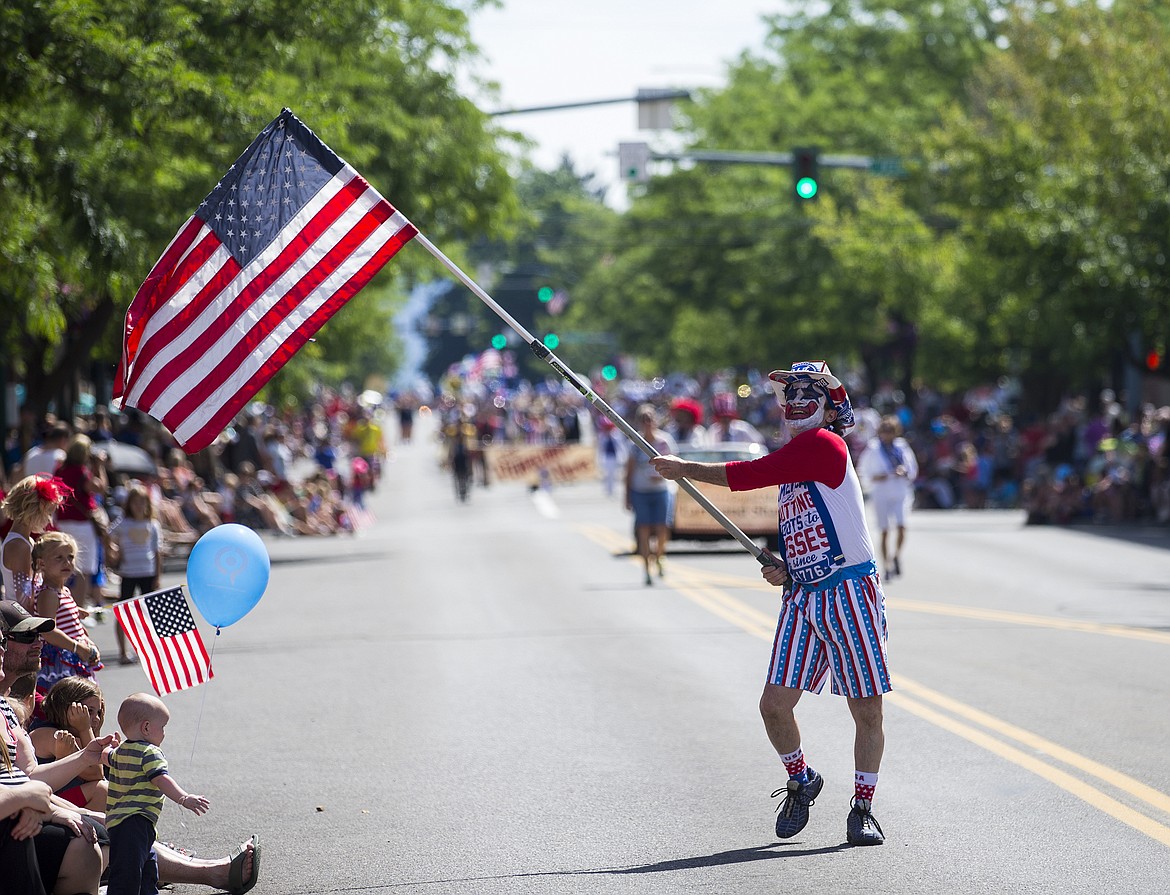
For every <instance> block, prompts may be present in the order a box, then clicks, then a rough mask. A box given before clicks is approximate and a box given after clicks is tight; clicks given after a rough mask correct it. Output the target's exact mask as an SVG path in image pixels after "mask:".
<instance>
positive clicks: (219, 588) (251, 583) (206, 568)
mask: <svg viewBox="0 0 1170 895" xmlns="http://www.w3.org/2000/svg"><path fill="white" fill-rule="evenodd" d="M270 569H271V563H270V561H269V559H268V551H267V550H266V549H264V542H263V541H262V540H260V536H259V535H258V534H256V532H254V531H252V529H250V528H248V527H246V526H243V525H236V524H235V523H234V522H233V523H229V524H227V525H219V526H216V527H215V528H213V529H211V531H209V532H207V533H206V534H205V535H203V537H201V538H200V539H199V540H198V541H196V543H195V546H194V547H192V548H191V555H190V556H189V557H187V587H188V588H189V589H190V591H191V599H192V600H194V601H195V606H196V608H197V609H198V610H199V614H200V615H202V616H203V617H204V618H205V619H206V620H207V623H208V624H211V625H215V626H216V628H226V627H227V626H228V625H234V624H235V623H236V622H238V621H239V620H240V619H242V618H243V617H244V616H245V615H247V614H248V613H249V612H251V611H252V608H253V607H254V606H255V605H256V604H257V603H259V602H260V598H261V597H262V596H264V589H265V588H266V587H268V572H269V570H270Z"/></svg>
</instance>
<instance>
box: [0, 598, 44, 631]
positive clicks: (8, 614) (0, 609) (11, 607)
mask: <svg viewBox="0 0 1170 895" xmlns="http://www.w3.org/2000/svg"><path fill="white" fill-rule="evenodd" d="M54 624H55V623H54V622H53V620H52V619H51V618H40V617H39V616H36V615H32V614H31V613H30V612H29V611H28V610H27V609H25V608H24V607H23V606H21V605H20V604H19V603H14V602H13V601H12V600H0V629H3V631H4V633H5V634H43V633H45V631H51V630H53V627H54Z"/></svg>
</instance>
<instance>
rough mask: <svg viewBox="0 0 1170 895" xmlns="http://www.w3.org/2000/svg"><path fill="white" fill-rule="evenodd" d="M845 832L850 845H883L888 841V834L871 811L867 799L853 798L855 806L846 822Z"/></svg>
mask: <svg viewBox="0 0 1170 895" xmlns="http://www.w3.org/2000/svg"><path fill="white" fill-rule="evenodd" d="M845 834H846V837H847V838H848V839H849V844H850V845H881V844H882V843H883V842H885V841H886V834H885V833H883V832H882V828H881V826H879V825H878V822H877V818H875V817H874V816H873V815H872V814H870V813H869V802H867V801H866V800H865V799H858V798H854V799H853V808H852V810H850V812H849V819H848V820H847V821H846V822H845Z"/></svg>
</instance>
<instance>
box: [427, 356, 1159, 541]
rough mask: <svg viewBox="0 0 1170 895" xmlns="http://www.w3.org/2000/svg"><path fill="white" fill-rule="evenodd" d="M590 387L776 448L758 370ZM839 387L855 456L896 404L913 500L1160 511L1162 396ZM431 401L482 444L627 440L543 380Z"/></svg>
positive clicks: (686, 430)
mask: <svg viewBox="0 0 1170 895" xmlns="http://www.w3.org/2000/svg"><path fill="white" fill-rule="evenodd" d="M594 387H595V388H596V389H597V391H598V393H599V394H600V395H601V396H602V397H603V398H604V399H605V400H606V402H607V403H608V404H609V405H610V406H611V407H612V408H613V409H614V410H615V411H617V412H618V413H619V414H621V415H622V417H623V418H624V419H626V420H627V421H630V420H632V418H633V412H634V409H635V407H636V406H637V405H639V404H641V403H644V402H649V403H651V404H653V405H654V406H655V407H656V408H657V409H658V412H659V416H660V423H661V425H662V426H663V428H664V429H666V431H668V432H670V433H671V434H672V436H674V437H675V439H676V441H682V442H688V441H689V442H691V443H694V442H697V441H700V440H705V441H712V440H714V441H731V440H753V436H752V435H751V434H750V433H752V432H754V433H755V435H756V436H758V439H759V440H762V441H763V442H764V444H765V445H766V446H767V448H768V449H769V450H774V449H775V448H777V447H779V445H780V444H782V443H783V441H784V440H785V433H784V422H783V419H782V416H781V408H780V406H779V403H778V402H777V401H776V400H775V398H774V395H773V393H772V391H771V389H770V388H769V385H768V381H767V375H766V372H759V371H749V372H748V373H747V374H746V375H744V374H732V373H731V372H721V373H716V374H713V375H710V376H706V377H701V378H692V377H687V376H681V375H676V376H671V377H667V378H663V379H655V380H624V381H620V382H617V383H601V382H598V383H594ZM850 394H851V396H852V398H853V401H854V405H855V407H856V408H857V420H858V424H857V426H856V427H855V428H854V429H853V430H851V431H850V432H849V434H848V436H847V441H848V443H849V447H850V450H851V451H852V452H853V454H854V459H855V460H856V459H857V458H858V457H859V456H860V454H861V452H862V451H863V450H864V449H865V447H866V445H867V444H868V443H869V442H870V440H871V439H872V438H873V437H874V435H875V433H876V431H877V426H878V422H879V421H880V419H881V417H882V416H885V415H894V416H897V417H898V419H899V420H900V421H901V423H902V428H903V429H904V434H905V437H906V439H907V441H908V442H909V443H910V445H911V447H912V448H913V450H914V452H915V455H916V456H917V458H918V463H919V466H920V470H921V471H920V473H919V476H918V479H917V481H916V482H915V505H916V506H917V507H919V508H923V509H960V508H966V509H983V508H998V509H1009V508H1013V509H1023V510H1025V511H1026V520H1027V522H1028V523H1029V524H1071V523H1119V522H1158V523H1163V524H1164V523H1168V522H1170V438H1167V433H1168V432H1170V406H1164V407H1155V406H1154V405H1152V404H1146V405H1143V406H1142V407H1141V408H1140V410H1139V411H1138V412H1137V413H1136V414H1132V415H1131V414H1129V413H1128V412H1127V411H1126V409H1125V407H1124V406H1123V404H1122V403H1121V401H1120V400H1119V399H1118V397H1117V396H1116V395H1115V394H1114V393H1113V392H1112V391H1109V390H1104V391H1102V392H1100V393H1099V394H1097V395H1093V396H1087V395H1075V396H1070V397H1067V398H1066V399H1064V400H1063V401H1061V402H1060V404H1059V406H1057V407H1055V408H1053V409H1052V410H1051V411H1050V412H1048V413H1047V414H1043V415H1032V416H1024V415H1022V414H1021V411H1020V409H1019V406H1020V402H1019V394H1018V387H1017V385H1016V384H1015V383H1014V382H1013V381H1011V380H1009V379H1006V378H1005V379H1003V380H1001V381H1000V382H998V383H995V384H993V385H987V386H983V387H979V388H974V389H971V390H969V391H967V392H964V393H962V394H957V395H944V394H941V393H939V392H937V391H935V390H933V389H931V388H929V387H920V388H919V389H917V390H916V391H915V392H914V393H912V394H904V393H903V392H901V391H900V390H898V389H896V388H895V387H893V386H892V385H890V384H888V383H883V384H880V385H879V386H878V387H877V388H876V389H873V390H870V391H868V392H867V391H866V390H864V389H862V388H859V387H857V386H852V387H851V388H850ZM439 409H440V411H441V412H442V413H443V414H444V419H454V418H457V417H460V416H461V417H462V418H463V419H464V420H471V421H474V425H475V428H476V432H477V434H478V437H479V439H480V441H481V443H484V444H490V443H492V442H496V443H500V442H527V443H550V442H551V443H556V442H575V441H587V442H593V443H596V444H598V445H599V448H600V447H601V446H603V445H609V444H612V445H616V448H617V450H618V451H619V452H621V453H622V454H624V452H625V451H626V450H628V449H629V443H628V441H627V440H626V439H625V437H624V436H623V435H622V434H621V433H620V432H617V433H614V432H613V427H612V425H611V424H610V423H609V421H608V420H607V419H605V418H604V417H603V416H602V415H601V414H600V413H597V412H593V413H591V412H590V410H589V404H588V402H587V401H586V400H585V399H584V398H583V397H582V396H581V395H580V394H579V393H578V392H577V391H576V390H575V389H573V388H572V387H571V386H569V385H568V384H567V383H565V382H563V381H561V380H559V379H555V378H549V379H546V380H545V381H544V382H541V383H537V384H535V385H533V384H531V383H521V385H520V386H519V387H518V388H511V389H505V388H502V387H501V386H499V385H498V384H484V383H481V382H467V381H460V382H457V383H448V384H447V388H446V389H445V391H444V394H443V396H442V397H441V398H440V400H439ZM694 417H697V419H693V423H692V419H691V418H694ZM745 433H748V434H745ZM680 436H681V437H680ZM603 466H604V460H603Z"/></svg>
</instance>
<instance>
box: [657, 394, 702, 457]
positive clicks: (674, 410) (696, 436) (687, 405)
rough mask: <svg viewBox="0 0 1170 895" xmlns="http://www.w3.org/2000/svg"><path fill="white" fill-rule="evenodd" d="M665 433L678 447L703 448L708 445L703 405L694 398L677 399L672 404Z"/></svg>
mask: <svg viewBox="0 0 1170 895" xmlns="http://www.w3.org/2000/svg"><path fill="white" fill-rule="evenodd" d="M665 431H666V433H667V434H668V435H669V436H670V437H671V438H673V439H674V443H675V444H678V445H686V446H689V447H702V446H703V445H705V444H707V430H706V429H704V428H703V405H702V404H700V403H699V402H698V401H696V400H695V399H694V398H675V399H674V400H673V401H672V402H671V404H670V422H669V423H668V424H667V425H666V426H665Z"/></svg>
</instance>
